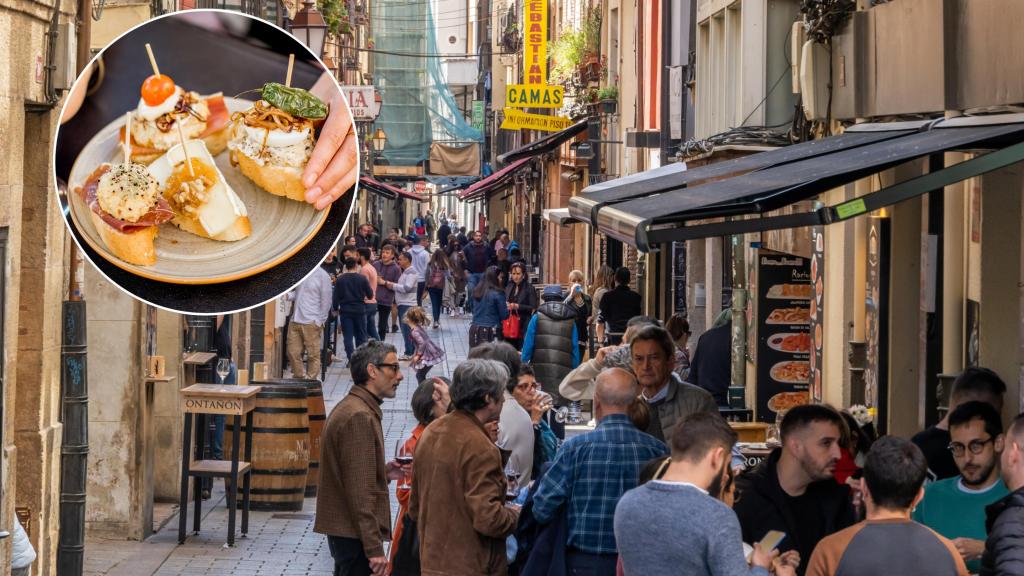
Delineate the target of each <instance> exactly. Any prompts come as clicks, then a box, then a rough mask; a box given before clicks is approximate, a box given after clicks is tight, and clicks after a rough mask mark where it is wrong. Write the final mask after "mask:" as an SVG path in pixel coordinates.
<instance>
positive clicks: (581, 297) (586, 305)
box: [565, 270, 594, 361]
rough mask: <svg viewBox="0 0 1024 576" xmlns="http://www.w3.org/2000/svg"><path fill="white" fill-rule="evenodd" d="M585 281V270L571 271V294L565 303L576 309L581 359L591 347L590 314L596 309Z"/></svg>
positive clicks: (577, 335)
mask: <svg viewBox="0 0 1024 576" xmlns="http://www.w3.org/2000/svg"><path fill="white" fill-rule="evenodd" d="M585 282H586V279H585V278H584V276H583V272H581V271H579V270H573V271H572V272H569V295H568V296H566V297H565V303H566V304H568V305H570V306H572V307H573V308H575V309H576V337H577V340H578V342H577V345H578V346H579V347H580V361H582V360H583V358H584V357H585V356H586V353H587V349H588V348H589V347H588V346H587V343H588V342H590V329H589V326H590V315H591V313H593V311H594V306H593V304H591V299H590V295H589V294H587V293H586V292H585V291H584V290H583V287H584V285H585Z"/></svg>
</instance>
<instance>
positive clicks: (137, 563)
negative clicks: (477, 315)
mask: <svg viewBox="0 0 1024 576" xmlns="http://www.w3.org/2000/svg"><path fill="white" fill-rule="evenodd" d="M425 303H427V304H429V303H428V302H425ZM468 332H469V317H468V316H463V317H458V318H452V317H448V316H446V317H445V318H444V319H443V320H442V322H441V329H440V330H432V331H431V334H432V336H433V337H434V339H435V341H436V342H437V343H438V344H440V345H441V346H443V347H444V349H445V350H446V352H447V358H446V361H445V364H444V365H443V370H442V369H439V368H435V369H434V371H432V372H431V375H440V374H445V375H450V374H451V372H452V371H453V370H454V369H455V366H456V365H457V364H458V363H459V362H461V361H462V360H464V359H465V357H466V352H467V348H468V346H467V343H468ZM387 341H388V342H390V343H392V344H396V345H398V347H399V351H401V345H400V343H401V334H388V336H387ZM339 348H340V346H339ZM341 364H343V362H339V361H336V362H335V363H334V364H333V365H332V366H331V367H330V369H329V370H328V373H327V378H326V381H325V385H324V399H325V401H326V404H327V412H328V413H330V411H331V409H332V408H333V407H334V406H335V405H336V404H337V403H338V402H339V401H340V400H341V399H342V398H344V397H345V395H346V394H347V393H348V391H349V389H350V388H351V386H352V381H351V378H350V376H349V371H348V370H347V369H345V368H342V367H341ZM403 373H404V375H405V379H404V380H403V382H402V385H401V386H400V387H399V389H398V395H397V397H396V398H394V399H392V400H386V401H385V402H384V405H383V406H382V408H383V411H384V421H383V427H384V447H385V455H386V456H387V457H388V458H391V457H392V453H391V452H392V451H393V450H394V446H395V443H396V442H397V441H398V440H399V439H401V438H402V437H403V436H404V435H405V434H407V433H409V431H411V430H412V429H413V428H414V427H415V426H416V420H415V418H413V415H412V410H411V409H410V407H409V400H410V398H411V396H412V393H413V390H415V385H416V377H415V374H414V371H413V370H411V369H409V368H405V369H404V370H403ZM391 490H392V499H391V514H392V523H393V521H394V518H393V517H394V515H395V514H396V512H397V510H398V503H397V501H396V500H395V499H394V485H392V488H391ZM203 508H204V517H203V522H202V532H201V533H200V534H198V535H192V534H191V532H190V533H189V536H188V539H187V540H186V541H185V544H184V545H182V546H178V543H177V536H178V516H177V514H176V513H175V514H170V515H169V516H168V518H169V520H168V521H167V522H166V524H165V525H164V526H162V527H161V528H160V529H159V531H157V532H156V533H155V534H153V535H152V536H151V537H149V538H148V539H147V540H146V541H145V542H130V541H124V540H110V539H104V538H101V537H89V538H87V540H86V547H85V574H86V575H88V576H99V575H103V576H122V575H124V576H129V575H130V576H148V575H156V576H186V575H189V576H190V575H197V576H198V575H205V574H209V575H213V574H216V575H224V576H227V575H238V576H245V575H259V576H274V575H280V576H292V575H295V576H299V575H310V576H330V574H331V571H332V568H333V564H332V562H331V556H330V552H329V551H328V549H327V540H326V539H325V538H324V536H322V535H320V534H316V533H314V532H313V515H314V513H315V511H316V500H315V499H314V498H307V499H306V501H305V503H304V506H303V509H302V511H301V512H289V513H285V512H262V511H255V510H254V511H252V512H251V513H250V516H249V534H248V536H247V537H246V538H236V540H235V546H234V547H233V548H228V547H227V546H226V545H225V537H226V534H227V519H228V514H227V506H226V499H225V497H224V490H223V483H221V482H219V481H218V482H217V483H216V484H215V488H214V491H213V497H212V498H211V499H210V500H209V501H207V502H205V503H204V506H203ZM189 527H191V506H190V507H189Z"/></svg>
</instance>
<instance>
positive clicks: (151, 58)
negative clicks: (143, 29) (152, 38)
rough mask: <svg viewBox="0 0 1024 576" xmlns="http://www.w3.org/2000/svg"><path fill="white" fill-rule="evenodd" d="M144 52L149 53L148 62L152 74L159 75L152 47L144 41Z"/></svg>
mask: <svg viewBox="0 0 1024 576" xmlns="http://www.w3.org/2000/svg"><path fill="white" fill-rule="evenodd" d="M146 54H149V63H150V65H151V66H153V74H156V75H157V76H159V75H160V68H159V67H158V66H157V65H156V58H154V57H153V48H152V47H151V46H150V45H149V42H146Z"/></svg>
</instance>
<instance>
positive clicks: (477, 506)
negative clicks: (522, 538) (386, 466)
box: [409, 360, 519, 576]
mask: <svg viewBox="0 0 1024 576" xmlns="http://www.w3.org/2000/svg"><path fill="white" fill-rule="evenodd" d="M507 381H508V369H507V368H505V366H504V365H503V364H501V363H499V362H496V361H494V360H467V361H465V362H463V363H462V364H460V365H459V367H458V368H456V369H455V374H454V375H453V378H452V385H451V389H450V394H451V402H452V406H453V407H454V408H455V410H454V411H453V412H451V413H449V414H446V415H444V416H442V417H441V418H439V419H437V420H435V421H434V422H432V423H431V424H430V426H427V429H426V430H424V432H423V436H421V437H420V441H419V443H418V444H417V445H416V461H415V463H414V464H413V466H414V476H415V478H416V480H415V481H414V482H413V486H412V496H411V497H410V502H409V514H410V515H411V516H412V518H415V519H416V522H417V528H418V530H419V536H420V568H421V573H422V574H423V575H424V576H442V575H443V576H450V575H459V576H502V575H504V574H506V573H507V570H508V565H507V561H506V559H505V539H506V538H507V537H508V535H509V534H511V533H512V532H513V531H514V530H515V527H516V523H517V522H518V520H519V507H518V506H515V505H509V506H506V505H505V487H506V482H505V474H504V472H503V470H502V464H501V454H500V453H499V451H498V448H497V446H495V445H494V443H493V442H491V439H490V438H489V437H488V435H487V432H486V431H485V430H484V425H485V424H488V423H492V422H497V421H498V418H499V417H500V415H501V406H502V403H503V401H504V390H505V383H506V382H507Z"/></svg>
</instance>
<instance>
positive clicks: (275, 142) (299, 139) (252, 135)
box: [245, 126, 309, 148]
mask: <svg viewBox="0 0 1024 576" xmlns="http://www.w3.org/2000/svg"><path fill="white" fill-rule="evenodd" d="M245 135H246V137H247V138H249V139H250V140H253V141H255V142H260V143H262V142H263V138H264V135H266V139H267V146H269V147H271V148H284V147H286V146H294V145H296V144H302V143H303V142H305V140H306V138H309V128H306V129H303V130H292V131H291V132H285V131H284V130H268V129H267V128H253V127H251V126H245Z"/></svg>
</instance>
